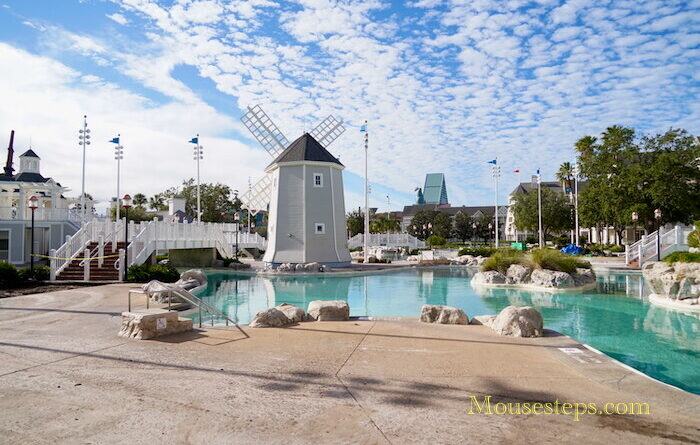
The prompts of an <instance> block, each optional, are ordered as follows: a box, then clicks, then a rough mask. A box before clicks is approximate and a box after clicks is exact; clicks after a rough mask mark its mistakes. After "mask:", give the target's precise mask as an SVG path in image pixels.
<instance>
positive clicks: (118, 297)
mask: <svg viewBox="0 0 700 445" xmlns="http://www.w3.org/2000/svg"><path fill="white" fill-rule="evenodd" d="M128 287H130V286H129V285H108V286H97V287H91V288H82V289H72V290H67V291H60V292H56V293H52V294H41V295H33V296H22V297H14V298H7V299H3V300H0V412H1V413H2V416H0V434H1V436H0V437H2V439H0V441H1V442H4V443H51V444H56V443H105V444H113V443H135V444H137V443H149V444H152V443H208V444H216V443H225V444H247V443H251V444H260V443H266V444H267V443H273V444H277V443H279V444H297V443H299V444H301V443H314V444H320V443H324V444H326V443H367V444H374V443H377V444H385V443H394V444H411V443H435V444H437V443H444V444H455V443H483V442H487V443H512V442H514V441H518V442H527V443H542V444H547V443H552V444H555V443H556V444H561V443H573V442H577V443H587V444H590V443H601V444H603V443H604V444H607V445H609V444H611V443H620V444H621V443H700V428H699V427H698V423H697V419H698V418H700V397H699V396H695V395H692V394H689V393H686V392H683V391H680V390H677V389H674V388H671V387H669V386H667V385H664V384H661V383H658V382H656V381H653V380H651V379H649V378H646V377H644V376H641V375H639V374H638V373H636V372H633V371H631V370H629V369H627V368H624V367H622V366H620V365H619V364H617V363H616V362H614V361H612V360H610V359H608V358H607V357H605V356H602V355H598V354H596V353H594V352H591V351H588V350H586V349H585V348H583V347H582V346H581V345H580V344H578V343H577V342H575V341H573V340H571V339H569V338H567V337H564V336H559V335H556V334H553V333H551V335H550V336H548V337H544V338H539V339H514V338H506V337H500V336H497V335H496V334H494V333H493V332H492V331H491V330H490V329H488V328H486V327H483V326H438V325H426V324H421V323H418V322H417V321H415V320H393V321H392V320H386V321H384V320H381V321H375V320H370V321H349V322H314V323H303V324H301V325H298V326H294V327H290V328H286V329H249V328H247V327H241V328H240V329H237V328H235V327H234V328H229V329H205V330H201V331H195V332H192V333H187V334H179V335H174V336H170V337H164V338H161V339H155V340H146V341H138V340H125V339H122V338H119V337H117V335H116V334H117V331H118V329H119V325H120V314H121V312H122V311H123V310H125V308H126V289H127V288H128ZM545 323H546V320H545ZM545 327H546V325H545ZM559 348H573V349H571V350H565V351H562V350H560V349H559ZM567 352H568V353H567ZM472 395H475V396H479V397H480V396H483V395H492V396H493V401H494V403H495V402H496V401H511V402H515V401H542V402H548V401H551V402H554V401H555V400H559V402H560V403H563V402H585V403H591V402H596V403H599V404H601V405H602V404H603V403H606V402H648V403H649V404H650V406H651V415H648V416H631V415H623V416H606V415H595V416H583V417H582V418H581V420H580V421H578V422H575V421H574V420H573V418H572V417H571V416H564V415H540V416H533V415H529V416H525V415H521V416H503V415H485V414H481V415H478V414H477V415H469V414H468V411H469V406H470V402H469V396H472Z"/></svg>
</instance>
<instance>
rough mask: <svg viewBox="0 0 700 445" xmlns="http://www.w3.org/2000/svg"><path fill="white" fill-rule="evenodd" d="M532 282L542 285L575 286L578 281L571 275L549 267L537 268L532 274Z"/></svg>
mask: <svg viewBox="0 0 700 445" xmlns="http://www.w3.org/2000/svg"><path fill="white" fill-rule="evenodd" d="M530 283H532V284H533V285H535V286H540V287H574V286H575V285H576V283H575V282H574V279H573V277H572V276H571V275H569V274H568V273H566V272H559V271H556V270H549V269H535V270H533V271H532V274H530Z"/></svg>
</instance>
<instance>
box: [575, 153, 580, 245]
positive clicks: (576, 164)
mask: <svg viewBox="0 0 700 445" xmlns="http://www.w3.org/2000/svg"><path fill="white" fill-rule="evenodd" d="M579 168H580V167H579V165H578V162H577V163H575V164H574V226H575V228H574V229H575V230H576V233H575V235H576V236H575V240H576V245H577V246H578V245H580V244H579V227H578V175H579V173H580V172H579Z"/></svg>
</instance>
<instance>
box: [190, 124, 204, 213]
mask: <svg viewBox="0 0 700 445" xmlns="http://www.w3.org/2000/svg"><path fill="white" fill-rule="evenodd" d="M190 144H195V145H194V160H195V161H197V222H198V223H200V222H202V206H201V195H200V193H199V161H201V160H202V159H204V151H203V149H204V147H202V146H201V145H199V133H197V136H196V137H193V138H192V139H190Z"/></svg>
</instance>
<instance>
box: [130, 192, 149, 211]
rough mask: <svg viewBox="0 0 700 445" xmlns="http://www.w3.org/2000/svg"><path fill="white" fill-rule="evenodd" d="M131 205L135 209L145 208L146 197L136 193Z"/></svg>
mask: <svg viewBox="0 0 700 445" xmlns="http://www.w3.org/2000/svg"><path fill="white" fill-rule="evenodd" d="M133 203H134V205H135V206H136V207H140V208H146V204H148V199H146V195H144V194H143V193H137V194H135V195H134V198H133Z"/></svg>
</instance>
